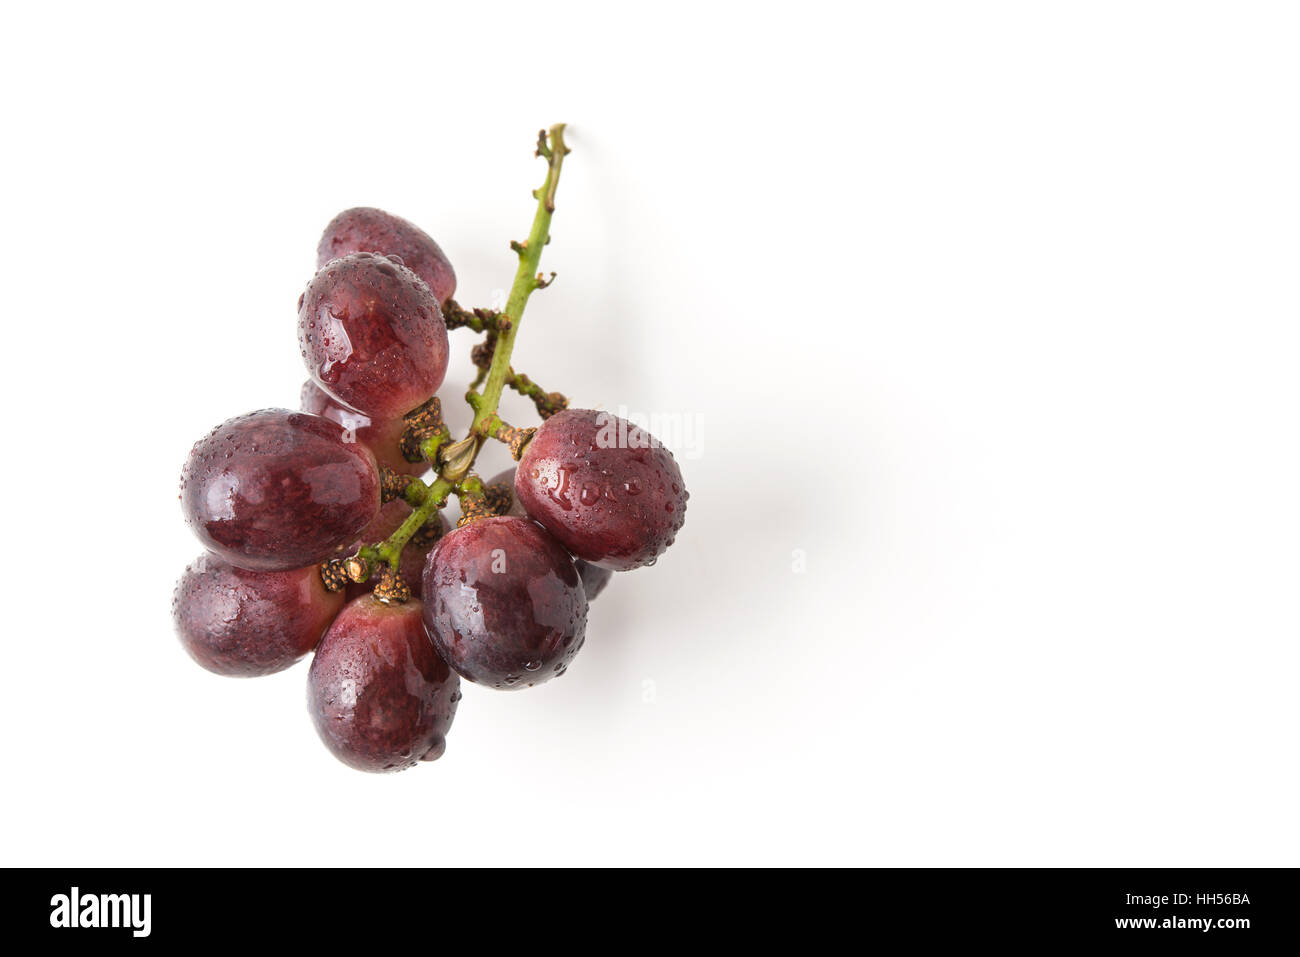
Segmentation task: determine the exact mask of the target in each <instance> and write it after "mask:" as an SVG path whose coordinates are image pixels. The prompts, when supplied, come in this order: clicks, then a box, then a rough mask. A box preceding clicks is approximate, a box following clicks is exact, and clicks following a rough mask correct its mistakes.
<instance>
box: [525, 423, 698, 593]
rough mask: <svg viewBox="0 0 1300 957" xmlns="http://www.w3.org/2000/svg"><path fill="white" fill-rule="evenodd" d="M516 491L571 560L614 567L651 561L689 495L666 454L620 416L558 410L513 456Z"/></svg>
mask: <svg viewBox="0 0 1300 957" xmlns="http://www.w3.org/2000/svg"><path fill="white" fill-rule="evenodd" d="M515 495H516V496H517V497H518V499H519V502H520V503H521V504H522V505H523V507H524V510H525V511H526V512H527V513H528V514H529V516H531V517H532V518H533V519H535V520H536V521H538V522H540V523H541V524H542V525H543V526H544V527H545V528H546V530H547V531H549V532H550V533H551V534H552V535H554V536H555V537H556V538H557V539H558V540H559V541H560V543H561V544H562V545H564V547H566V548H567V549H568V550H569V551H570V552H572V553H573V554H574V556H576V557H577V558H581V559H584V560H585V561H589V562H591V563H593V564H597V565H601V566H603V567H605V568H609V569H613V570H614V571H627V570H628V569H632V568H639V567H640V566H642V565H651V564H654V562H655V560H656V559H657V558H658V557H659V556H660V555H661V554H663V552H664V550H665V549H666V548H667V547H668V546H669V545H671V544H672V543H673V539H674V537H675V536H676V535H677V532H678V531H679V530H680V529H681V527H682V523H683V522H684V521H685V519H686V500H687V499H688V498H689V497H690V496H689V495H688V494H687V492H686V485H685V483H684V482H683V481H682V473H681V471H680V470H679V469H678V468H677V462H676V461H675V460H674V459H673V454H672V453H671V452H669V451H668V449H666V448H664V447H663V446H662V445H660V444H659V442H658V440H657V439H655V438H654V436H652V435H650V433H649V432H646V431H644V430H642V429H640V428H638V427H637V426H635V425H633V424H632V423H630V422H628V421H626V420H625V419H620V418H619V417H618V416H615V415H610V414H609V413H608V412H596V411H593V410H591V409H566V410H564V411H562V412H557V413H556V414H555V415H553V416H551V417H550V418H549V419H547V420H546V421H545V422H543V423H542V426H541V428H539V429H538V430H537V434H536V435H534V436H533V438H532V441H530V442H529V443H528V445H527V447H526V448H525V449H524V455H523V458H522V459H520V461H519V469H518V471H517V472H516V474H515Z"/></svg>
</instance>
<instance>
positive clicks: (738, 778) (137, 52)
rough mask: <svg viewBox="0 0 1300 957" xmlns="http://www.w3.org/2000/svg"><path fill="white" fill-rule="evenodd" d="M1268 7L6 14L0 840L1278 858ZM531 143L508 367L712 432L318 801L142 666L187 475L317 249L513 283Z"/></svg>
mask: <svg viewBox="0 0 1300 957" xmlns="http://www.w3.org/2000/svg"><path fill="white" fill-rule="evenodd" d="M854 10H856V12H853V11H854ZM1293 11H1294V7H1289V6H1288V5H1286V4H1263V3H1260V4H1240V3H1221V4H1210V3H1097V2H1090V3H1077V4H1061V3H1056V4H1040V3H992V4H978V5H977V4H962V3H954V4H943V3H916V4H869V5H855V7H851V6H850V5H848V4H824V5H823V4H817V3H800V4H796V5H793V6H792V5H789V4H779V5H777V4H773V5H764V4H736V5H722V4H718V5H713V4H706V3H691V4H681V5H677V4H672V3H657V4H653V5H651V6H642V7H639V8H633V7H630V6H627V5H617V4H592V5H585V4H584V5H573V4H566V3H562V2H540V0H539V2H535V3H531V4H517V5H516V4H503V3H493V4H477V5H475V4H466V3H455V4H409V5H393V6H388V5H384V4H377V3H376V4H364V5H363V4H347V5H344V4H338V5H332V4H324V3H313V4H310V5H302V6H297V7H295V6H292V5H288V4H267V3H261V4H256V5H249V6H242V5H239V4H224V5H221V6H219V7H203V8H199V7H189V6H184V5H175V4H170V5H165V6H158V7H144V6H139V5H128V6H125V7H122V6H120V5H115V4H114V5H104V4H98V5H93V6H92V5H86V6H79V5H59V7H58V8H57V9H55V8H53V7H52V5H41V6H38V5H36V4H28V5H23V6H21V7H17V8H15V9H13V10H10V11H9V12H7V13H6V25H5V29H4V32H3V37H0V47H2V49H0V79H2V80H3V85H4V90H5V93H4V99H3V105H2V106H0V110H2V111H3V125H2V127H0V138H2V139H3V151H2V152H0V164H2V165H3V179H2V181H0V182H2V185H0V189H3V216H2V217H0V223H2V224H3V225H2V226H0V245H2V246H3V249H2V250H0V253H2V259H0V262H3V287H2V288H3V294H2V296H0V307H2V309H3V314H0V323H3V328H4V331H5V347H6V348H5V356H4V362H3V369H4V375H3V379H2V380H0V381H3V383H4V387H5V395H6V405H7V409H8V413H9V414H8V418H7V441H6V443H5V447H6V453H5V461H4V473H5V474H4V479H3V481H4V490H3V492H4V494H3V502H4V509H5V523H4V529H5V533H6V539H7V540H6V542H5V552H6V562H5V564H6V567H7V569H8V577H9V589H8V601H7V602H6V609H5V612H4V614H3V616H0V622H2V624H0V634H2V635H3V641H4V651H3V655H2V656H0V661H3V668H4V670H3V683H2V685H0V729H3V735H4V739H3V743H4V752H3V760H4V786H3V790H2V793H0V859H2V860H3V862H4V863H6V864H42V865H72V864H78V865H80V864H85V865H142V864H159V865H166V864H181V865H238V864H308V865H338V864H384V865H388V864H409V865H445V864H477V865H495V864H509V863H518V864H544V863H545V864H574V863H612V864H634V863H645V864H674V863H686V864H699V863H715V864H725V863H737V864H758V863H808V864H829V863H844V864H849V863H852V864H905V865H939V864H1051V865H1067V864H1069V865H1138V864H1146V865H1192V864H1199V865H1227V864H1234V865H1282V864H1289V865H1295V864H1296V863H1297V852H1298V851H1300V829H1298V825H1297V815H1296V813H1295V810H1296V807H1297V805H1298V804H1300V794H1298V793H1297V792H1298V790H1300V787H1298V785H1300V773H1298V772H1297V765H1296V751H1297V748H1296V735H1297V730H1298V729H1297V717H1298V716H1300V704H1297V696H1296V693H1295V687H1296V680H1297V671H1298V668H1300V652H1297V637H1298V631H1300V629H1298V628H1297V625H1298V624H1300V612H1298V609H1297V598H1296V596H1297V576H1298V575H1300V551H1298V549H1297V542H1300V508H1298V506H1297V494H1296V491H1297V487H1300V455H1298V454H1297V441H1296V440H1297V429H1296V413H1297V409H1298V408H1300V405H1298V404H1297V403H1298V400H1300V385H1298V381H1300V380H1298V378H1297V375H1296V366H1297V346H1298V345H1300V335H1298V334H1297V319H1298V318H1300V310H1298V309H1297V306H1298V305H1300V283H1298V282H1297V261H1298V258H1300V175H1298V173H1297V171H1300V131H1298V127H1297V122H1296V117H1297V106H1298V105H1300V104H1298V103H1297V99H1298V98H1300V96H1298V94H1300V59H1298V58H1297V57H1296V50H1297V48H1298V46H1300V30H1297V27H1298V26H1300V24H1298V23H1297V19H1296V14H1295V13H1294V12H1293ZM561 120H563V121H567V122H568V123H570V124H571V135H570V143H571V146H572V148H573V153H572V155H571V156H570V157H569V159H568V163H567V165H566V167H565V171H564V176H563V180H562V183H561V186H560V191H559V209H558V212H557V213H556V218H555V222H554V227H553V234H554V241H553V243H552V244H551V246H550V248H549V249H548V250H547V253H546V256H545V259H544V261H543V265H544V267H545V268H546V269H547V270H550V269H555V270H556V271H558V273H559V279H558V281H557V282H556V284H555V286H554V287H553V288H552V289H549V290H546V291H544V292H542V293H539V294H538V295H537V296H535V297H534V299H533V302H532V305H531V306H530V307H529V310H528V314H527V317H526V320H525V323H524V325H523V328H522V332H521V335H520V340H519V347H518V351H517V353H516V357H517V362H516V364H517V366H518V367H520V368H522V369H523V370H525V371H527V372H528V373H530V374H532V375H533V376H534V377H535V378H537V379H538V380H539V381H541V382H542V383H543V384H544V385H546V386H547V387H548V388H556V389H562V390H563V391H565V392H567V393H568V394H569V395H571V396H572V397H573V399H574V401H575V404H577V405H580V406H584V405H585V406H599V407H603V408H607V409H613V410H616V409H618V407H619V406H625V407H626V408H627V409H628V410H630V411H632V412H637V413H646V414H656V415H661V416H663V415H680V416H683V417H686V418H683V419H682V420H681V421H685V422H691V423H694V424H695V425H696V426H697V429H698V431H697V433H696V434H695V436H694V438H693V440H692V441H691V442H690V443H689V445H690V447H689V448H683V447H681V445H682V443H680V442H679V443H677V444H678V449H677V451H678V453H679V458H680V460H681V463H682V466H683V469H684V472H685V476H686V480H687V484H688V487H689V488H690V490H691V493H692V497H691V502H690V510H689V514H688V517H687V522H686V526H685V529H684V531H683V533H682V534H681V535H680V537H679V539H678V542H677V544H676V545H675V546H674V548H673V549H672V550H671V551H670V552H668V554H667V555H666V556H665V557H664V559H663V560H661V561H660V562H659V564H658V565H657V566H656V567H654V568H652V569H647V570H641V571H637V572H634V573H630V574H627V575H623V576H619V577H618V578H616V579H615V581H614V582H613V584H612V585H611V586H610V588H609V590H608V591H607V592H606V593H605V594H604V595H603V596H601V598H600V599H599V600H598V601H597V602H596V603H595V604H594V605H593V607H592V612H591V617H590V621H589V625H588V640H587V645H586V647H585V649H584V651H583V652H582V654H581V655H580V656H579V658H578V659H577V661H576V662H575V664H574V666H573V668H572V669H571V670H570V672H569V675H568V676H567V677H566V678H565V679H564V680H563V681H558V682H552V683H551V684H548V685H546V686H544V687H541V688H537V689H534V690H532V691H529V692H525V693H497V692H492V691H489V690H485V689H481V688H478V687H473V686H467V688H466V694H465V699H464V701H463V702H462V705H461V708H460V712H459V715H458V717H457V719H456V724H455V726H454V728H453V729H452V732H451V734H450V736H449V743H448V750H447V755H446V757H444V758H443V759H442V760H441V761H439V762H437V763H436V764H434V765H431V766H422V767H419V768H417V769H414V770H411V771H408V772H405V773H402V774H399V775H392V776H370V775H365V774H361V773H358V772H354V771H350V770H348V769H346V768H345V767H344V766H342V765H341V764H338V763H336V762H335V761H334V760H333V759H332V758H331V757H330V756H329V755H328V753H327V752H326V751H325V749H324V748H323V746H322V745H321V744H320V743H319V741H318V740H317V739H316V736H315V734H314V731H313V729H312V727H311V723H310V721H309V719H308V717H307V715H306V713H305V708H304V702H303V699H304V682H305V675H306V665H305V663H304V664H300V665H299V666H297V667H296V668H294V669H293V670H291V671H289V672H286V673H283V674H280V675H277V676H274V677H270V678H265V679H258V680H253V681H236V680H230V679H223V678H219V677H216V676H213V675H210V674H208V673H206V672H204V671H202V670H200V669H199V668H197V667H196V666H195V665H193V664H192V663H191V662H190V661H189V660H188V659H187V658H186V656H185V655H184V654H183V653H182V651H181V649H180V647H179V645H178V644H177V642H176V640H175V638H174V637H173V635H172V628H171V622H170V611H169V606H170V598H171V589H172V585H173V582H174V580H175V579H176V577H177V576H178V574H179V573H180V571H181V569H182V568H183V567H184V565H185V564H186V562H187V561H189V560H191V559H192V558H194V557H195V556H196V555H197V553H198V548H197V545H196V543H195V542H194V541H193V540H192V539H191V538H190V537H189V535H188V533H187V532H186V530H185V528H184V526H183V524H182V521H181V517H180V511H179V508H178V505H177V501H176V486H177V476H178V473H179V469H180V466H181V463H182V461H183V460H184V457H185V455H186V453H187V452H188V450H189V447H190V444H191V443H192V442H193V441H194V440H195V439H196V438H198V437H199V436H201V435H202V434H203V433H204V432H205V431H206V430H207V429H209V428H210V427H211V426H212V425H214V424H216V423H217V422H220V421H222V420H223V419H225V418H228V417H230V416H233V415H236V414H238V413H241V412H245V411H248V410H251V409H255V408H261V407H265V406H271V405H293V404H294V403H295V402H296V400H297V395H298V388H299V384H300V383H301V381H302V379H303V375H304V373H303V368H302V366H301V364H300V359H299V356H298V351H297V346H296V342H295V318H296V314H295V309H294V303H295V301H296V299H297V296H298V293H299V292H300V291H301V289H302V287H303V286H304V285H305V283H306V281H307V279H308V278H310V275H311V272H312V269H313V265H314V251H315V246H316V241H317V238H318V236H319V233H320V230H321V228H322V227H323V226H324V225H325V223H326V222H327V221H328V220H329V219H330V218H331V217H332V216H333V215H334V214H335V213H336V212H338V211H339V210H341V209H343V208H345V207H348V206H353V205H376V206H381V207H384V208H387V209H390V210H392V211H394V212H397V213H399V214H401V215H404V216H407V217H409V218H411V219H413V220H415V221H416V222H418V223H420V224H421V225H423V226H424V227H425V228H427V229H428V230H429V231H430V232H432V233H433V234H434V235H435V236H436V237H437V239H438V240H439V242H440V243H441V244H442V245H443V247H444V249H446V250H447V252H448V254H449V255H450V256H451V257H452V259H453V261H454V263H455V266H456V269H457V272H458V274H459V277H460V285H459V292H458V298H459V299H460V300H461V301H462V302H465V303H469V304H487V303H488V302H489V301H490V300H491V297H492V296H493V295H494V292H495V291H497V290H501V289H504V288H505V287H506V286H507V285H508V283H509V281H510V278H511V276H512V273H513V268H514V258H513V256H512V254H511V253H510V250H509V248H508V246H507V243H508V241H509V240H510V239H512V238H522V237H523V236H524V235H525V233H526V231H527V228H528V225H529V222H530V220H531V216H532V211H533V202H532V200H531V199H530V197H529V191H530V190H531V189H532V188H533V187H534V186H536V185H537V183H538V182H540V179H541V176H542V173H543V167H542V165H541V163H540V161H536V160H534V159H533V158H532V156H531V149H532V142H533V138H534V136H535V132H536V130H537V128H538V127H539V126H542V125H549V124H550V123H552V122H556V121H561ZM452 337H453V348H454V350H455V352H456V355H457V360H456V362H457V364H456V365H455V366H454V368H453V370H452V372H451V374H450V376H449V379H448V387H447V388H446V389H444V394H446V395H447V396H449V397H454V396H455V395H456V394H457V393H458V392H459V391H460V390H461V389H462V388H463V386H464V383H465V382H466V381H467V377H468V371H467V370H468V368H469V365H468V362H467V359H466V353H467V352H468V349H469V345H470V341H471V340H470V337H469V334H468V333H466V332H456V333H453V334H452ZM509 408H510V414H511V416H513V417H515V418H519V419H524V418H525V417H526V415H525V412H526V407H524V406H520V405H517V404H516V405H512V406H510V407H509ZM458 421H461V422H463V421H464V417H463V416H462V417H461V418H460V419H459V420H458ZM665 438H671V437H667V436H666V437H665ZM800 556H803V558H804V560H805V561H806V570H805V571H804V572H803V573H799V572H798V571H797V570H796V567H797V565H798V563H799V558H800Z"/></svg>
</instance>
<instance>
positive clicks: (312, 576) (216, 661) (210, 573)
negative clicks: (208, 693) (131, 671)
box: [172, 554, 343, 678]
mask: <svg viewBox="0 0 1300 957" xmlns="http://www.w3.org/2000/svg"><path fill="white" fill-rule="evenodd" d="M342 607H343V593H342V592H334V593H330V592H328V591H326V590H325V586H324V585H322V584H321V579H320V569H319V568H318V567H317V566H316V565H311V566H309V567H307V568H295V569H293V570H292V571H284V572H255V571H249V570H248V569H245V568H238V567H236V566H234V565H231V564H230V563H229V562H227V561H224V560H222V559H221V558H218V557H217V556H216V555H210V554H204V555H200V556H199V557H198V558H197V559H195V561H194V562H192V563H191V564H190V565H189V567H187V568H186V569H185V574H183V575H182V576H181V579H180V581H178V582H177V583H176V592H175V595H174V596H173V598H172V618H173V620H174V621H175V623H176V633H177V635H179V636H180V639H181V644H182V645H183V646H184V647H185V650H186V651H187V652H189V654H190V657H191V658H193V659H194V660H195V661H197V662H198V663H199V664H201V665H202V666H203V667H204V668H207V669H208V670H209V671H213V672H216V673H217V674H219V675H231V676H233V677H239V678H245V677H253V676H255V675H269V674H274V673H275V672H277V671H283V670H284V669H285V668H288V667H289V666H290V665H292V664H293V663H294V662H295V661H297V660H298V659H299V658H301V657H302V656H303V655H305V654H307V652H309V651H311V650H312V649H313V648H315V647H316V644H317V642H319V641H320V638H321V635H323V634H324V633H325V629H326V627H327V626H328V625H329V623H330V622H331V621H333V620H334V616H335V615H337V614H338V613H339V609H340V608H342Z"/></svg>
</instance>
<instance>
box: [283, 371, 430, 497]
mask: <svg viewBox="0 0 1300 957" xmlns="http://www.w3.org/2000/svg"><path fill="white" fill-rule="evenodd" d="M299 404H300V405H301V406H302V410H303V411H304V412H310V413H311V414H312V415H319V416H323V417H324V418H326V419H329V420H330V421H331V422H337V423H338V424H339V425H341V426H343V429H344V432H345V434H347V435H352V436H353V437H355V438H356V440H357V441H358V442H360V443H361V444H362V445H364V446H365V447H366V448H368V449H369V450H370V451H371V452H373V453H375V459H376V460H377V461H378V462H379V464H380V465H381V466H383V467H384V468H387V469H392V470H393V471H394V472H400V473H402V474H404V475H423V474H424V473H425V472H427V471H428V470H429V463H428V462H424V461H421V462H408V461H406V459H404V458H403V457H402V453H401V451H400V450H399V449H398V447H397V445H398V442H399V441H401V438H402V431H403V429H405V428H406V422H405V420H404V419H372V418H370V416H368V415H366V414H365V413H364V412H358V411H357V410H356V409H350V408H348V407H347V406H346V405H344V404H343V403H342V402H340V401H339V400H338V399H336V398H334V396H332V395H330V394H329V393H328V392H326V391H325V390H324V389H322V388H321V387H320V386H318V385H317V384H316V383H315V382H313V381H312V380H311V379H308V380H307V381H306V382H304V383H303V384H302V392H301V393H300V402H299Z"/></svg>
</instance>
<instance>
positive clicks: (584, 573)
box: [573, 558, 614, 601]
mask: <svg viewBox="0 0 1300 957" xmlns="http://www.w3.org/2000/svg"><path fill="white" fill-rule="evenodd" d="M573 567H574V568H576V569H577V570H578V577H579V578H581V579H582V590H583V592H585V593H586V595H587V601H594V600H595V599H596V596H597V595H599V594H600V593H601V592H603V591H604V590H605V586H606V585H608V584H609V580H610V579H611V578H613V577H614V573H613V572H612V571H610V570H609V569H608V568H602V567H601V566H599V565H593V564H592V563H591V562H584V561H583V560H582V559H581V558H575V559H574V560H573Z"/></svg>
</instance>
